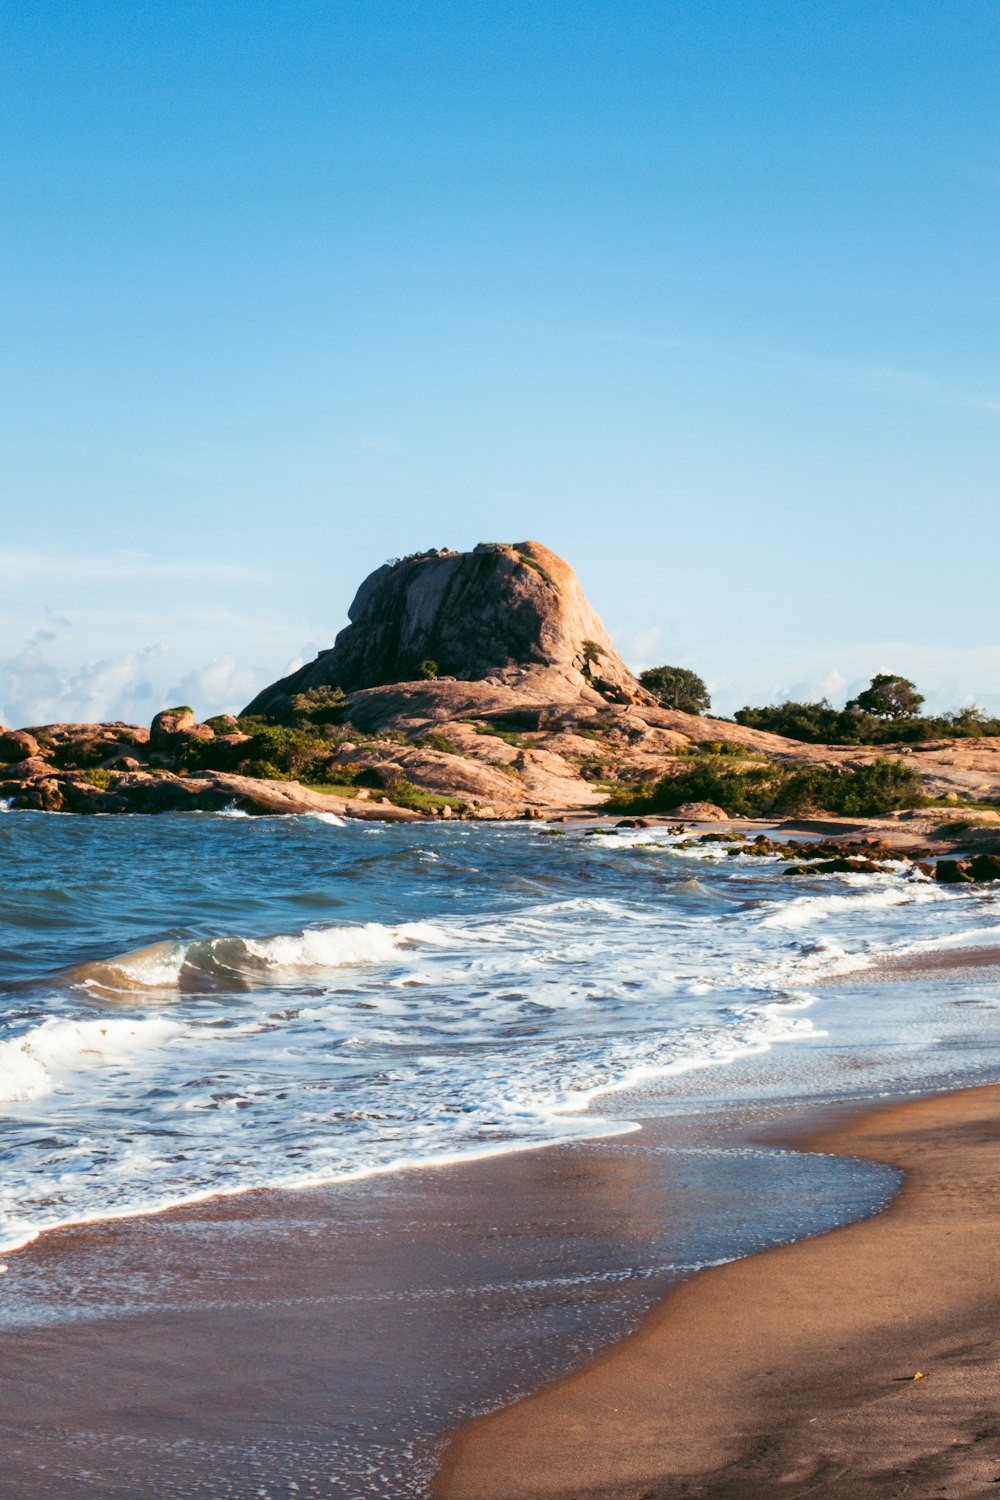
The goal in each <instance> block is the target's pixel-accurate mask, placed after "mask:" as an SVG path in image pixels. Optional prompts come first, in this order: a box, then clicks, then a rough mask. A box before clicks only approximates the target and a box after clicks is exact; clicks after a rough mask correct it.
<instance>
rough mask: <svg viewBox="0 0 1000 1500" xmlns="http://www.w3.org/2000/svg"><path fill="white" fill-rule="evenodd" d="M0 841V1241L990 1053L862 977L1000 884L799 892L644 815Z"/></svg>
mask: <svg viewBox="0 0 1000 1500" xmlns="http://www.w3.org/2000/svg"><path fill="white" fill-rule="evenodd" d="M0 852H2V863H3V871H4V879H3V882H2V888H0V944H2V946H0V959H2V971H0V972H2V983H0V1132H2V1138H3V1157H2V1161H3V1166H2V1169H0V1250H2V1251H4V1252H9V1251H13V1250H15V1249H16V1248H18V1247H20V1246H24V1245H25V1244H28V1243H30V1242H31V1241H32V1240H33V1239H34V1238H35V1237H36V1236H38V1235H39V1234H40V1233H42V1232H43V1231H45V1230H47V1229H51V1228H54V1227H56V1226H60V1225H67V1224H73V1223H80V1222H87V1221H92V1220H100V1219H107V1218H111V1217H117V1216H126V1215H134V1214H142V1213H149V1212H152V1211H156V1210H160V1209H163V1208H166V1207H169V1206H171V1205H177V1204H183V1203H190V1202H193V1201H197V1200H198V1199H200V1198H204V1197H206V1196H208V1195H214V1194H230V1193H240V1192H244V1191H246V1190H248V1189H253V1188H263V1187H291V1188H294V1187H304V1186H309V1185H315V1184H320V1183H336V1182H346V1181H354V1182H357V1181H361V1180H364V1179H365V1178H367V1177H372V1176H375V1175H378V1174H385V1173H394V1172H398V1171H400V1170H403V1169H407V1168H414V1167H419V1166H427V1165H438V1164H444V1163H448V1162H459V1161H469V1160H472V1159H474V1158H477V1157H483V1156H488V1155H496V1154H498V1153H507V1152H513V1151H521V1150H525V1149H527V1148H534V1147H539V1146H542V1145H546V1144H551V1143H554V1142H559V1141H563V1142H565V1141H571V1140H580V1139H583V1138H588V1137H598V1136H602V1135H613V1134H620V1133H626V1132H628V1131H631V1130H634V1129H635V1128H637V1127H636V1122H635V1121H634V1120H632V1119H630V1118H629V1117H628V1112H627V1110H624V1111H623V1108H622V1103H621V1099H622V1097H623V1096H627V1094H628V1092H629V1091H632V1090H635V1089H636V1088H637V1087H638V1086H655V1088H656V1090H657V1093H658V1096H659V1097H660V1098H661V1099H662V1100H663V1101H664V1107H665V1108H667V1109H669V1108H670V1107H671V1101H672V1100H684V1099H686V1098H688V1097H689V1096H690V1095H691V1094H692V1091H694V1092H698V1091H699V1090H701V1091H704V1083H705V1078H706V1076H707V1075H709V1074H712V1075H714V1082H713V1090H714V1095H713V1096H714V1097H716V1098H717V1097H718V1096H719V1093H720V1090H721V1091H722V1093H723V1094H724V1092H725V1081H724V1075H725V1070H726V1068H727V1065H731V1064H732V1063H733V1062H735V1061H737V1060H743V1061H744V1062H747V1061H748V1060H750V1059H752V1058H755V1057H756V1058H759V1059H760V1060H761V1069H762V1072H761V1076H762V1077H763V1076H764V1072H765V1071H766V1075H767V1077H768V1079H769V1080H770V1083H769V1087H770V1088H771V1089H772V1091H773V1092H775V1093H776V1094H781V1093H782V1092H784V1093H787V1094H795V1093H796V1092H797V1093H799V1094H803V1093H807V1094H808V1095H809V1096H811V1097H814V1098H820V1097H824V1096H830V1097H843V1096H845V1094H849V1093H850V1092H851V1091H852V1090H853V1091H864V1092H866V1093H867V1094H869V1095H872V1096H878V1095H879V1094H880V1093H885V1094H898V1093H900V1092H906V1091H908V1090H909V1091H919V1090H923V1089H927V1088H931V1087H944V1086H949V1085H952V1084H955V1083H960V1082H964V1081H975V1080H976V1079H978V1078H979V1077H983V1076H987V1075H988V1074H989V1075H990V1076H992V1074H990V1069H993V1070H994V1071H995V1070H996V1066H997V1063H998V1060H1000V1024H998V1022H1000V1012H998V1011H997V1009H996V1006H995V1005H994V1004H993V1003H992V1001H991V1000H990V998H989V997H988V996H987V995H985V994H984V993H983V991H982V990H981V989H979V990H976V989H975V986H974V985H970V987H968V992H966V991H965V990H963V991H962V993H961V994H959V993H957V992H956V990H955V986H954V984H951V985H947V984H943V983H939V984H937V985H934V984H924V985H923V986H913V985H909V986H905V985H895V986H889V985H885V984H877V985H875V984H871V983H866V980H865V974H864V969H865V966H866V965H867V966H870V965H872V964H873V963H874V962H876V961H877V960H878V959H879V957H880V956H883V955H886V954H906V953H916V952H921V951H925V950H932V949H935V948H947V947H949V946H952V947H957V946H963V947H967V946H975V945H977V944H983V943H985V944H990V943H996V942H997V941H998V940H1000V890H998V889H997V888H995V887H990V886H984V887H976V888H955V887H947V886H941V885H938V884H937V883H935V882H934V881H931V880H929V879H927V878H925V877H924V876H923V875H921V874H920V872H919V871H917V870H915V869H913V868H912V867H911V866H909V865H906V864H902V863H901V864H899V865H898V867H897V868H896V869H895V870H894V871H893V873H888V874H878V875H864V874H849V875H842V876H822V877H793V876H791V875H790V873H789V867H788V865H787V864H785V863H783V862H782V861H780V860H778V859H776V858H767V857H764V858H762V857H756V856H754V857H751V856H744V855H739V856H737V857H735V858H734V857H731V856H729V855H728V854H727V850H726V846H725V845H724V844H718V843H711V842H700V841H699V840H698V839H697V837H695V838H693V839H692V837H691V836H687V837H681V836H678V835H672V834H669V833H668V832H666V831H665V830H662V829H649V830H641V829H630V830H610V831H602V832H594V831H593V830H592V829H589V828H586V827H583V826H578V825H573V824H569V825H544V824H527V823H526V824H490V823H485V824H475V823H472V824H469V823H457V824H451V825H448V824H434V825H431V826H428V825H425V824H416V825H414V824H408V825H391V824H379V823H367V822H365V823H363V822H360V821H347V822H345V821H341V820H339V819H338V818H336V817H335V816H333V815H330V814H319V815H312V816H303V817H286V818H250V817H245V816H240V815H227V814H222V815H176V816H162V817H153V818H142V817H95V818H71V817H63V816H58V815H45V814H31V813H9V814H6V815H5V816H2V817H0ZM858 971H860V972H858ZM848 973H850V974H851V980H850V983H849V984H847V985H846V987H845V986H844V985H843V984H841V985H839V986H837V985H833V986H831V981H833V980H837V979H838V977H839V976H842V975H845V974H848ZM784 1055H787V1056H788V1058H789V1059H790V1060H791V1059H792V1058H794V1067H792V1066H791V1061H790V1062H789V1068H788V1070H787V1077H784V1076H783V1070H782V1057H783V1056H784ZM845 1056H849V1057H850V1058H851V1060H852V1061H851V1068H850V1070H849V1071H845V1067H844V1061H843V1060H844V1057H845ZM765 1059H766V1070H765V1067H764V1060H765ZM744 1072H745V1069H744ZM694 1075H697V1076H694ZM709 1248H710V1247H709Z"/></svg>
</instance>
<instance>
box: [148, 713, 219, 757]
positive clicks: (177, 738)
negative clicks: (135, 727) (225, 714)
mask: <svg viewBox="0 0 1000 1500" xmlns="http://www.w3.org/2000/svg"><path fill="white" fill-rule="evenodd" d="M214 738H215V733H214V731H213V730H212V729H210V728H209V727H208V725H207V724H199V723H198V721H197V720H196V719H195V716H194V714H193V713H192V711H191V709H189V708H164V709H161V710H160V712H159V713H158V714H156V715H155V717H154V719H153V722H152V724H151V725H150V726H149V748H150V749H151V750H174V749H176V748H177V747H178V746H179V745H182V744H184V742H185V741H186V740H212V739H214Z"/></svg>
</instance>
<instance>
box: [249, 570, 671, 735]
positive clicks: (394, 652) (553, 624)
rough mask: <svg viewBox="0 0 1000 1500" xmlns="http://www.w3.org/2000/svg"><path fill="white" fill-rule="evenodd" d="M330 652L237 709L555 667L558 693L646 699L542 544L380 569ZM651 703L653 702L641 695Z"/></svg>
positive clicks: (510, 676) (277, 708)
mask: <svg viewBox="0 0 1000 1500" xmlns="http://www.w3.org/2000/svg"><path fill="white" fill-rule="evenodd" d="M348 616H349V618H350V621H351V623H350V625H348V626H347V627H346V628H345V629H344V630H342V631H341V632H340V634H339V635H338V637H337V639H336V641H335V643H334V645H333V647H332V648H331V649H330V650H329V651H323V652H321V653H320V655H319V656H318V657H317V658H316V660H315V661H314V662H311V663H309V665H308V666H305V667H302V668H301V669H300V670H299V671H298V672H293V673H292V674H291V676H289V677H285V678H282V679H281V681H279V682H276V683H273V684H272V685H271V686H270V687H268V688H265V689H264V691H263V692H262V693H259V694H258V695H257V697H256V698H254V700H253V702H252V703H250V704H249V705H248V706H247V707H246V708H245V709H244V710H243V712H244V713H246V714H257V713H268V714H276V715H278V716H287V715H288V714H289V712H290V700H291V698H292V696H293V695H294V694H296V693H301V692H305V691H308V690H309V689H310V688H316V687H341V688H343V689H344V691H345V692H349V693H353V692H356V691H357V690H359V689H366V688H372V687H378V686H381V685H383V684H388V683H413V682H415V681H417V680H418V679H420V678H422V677H426V676H427V675H428V674H429V673H432V672H433V674H435V675H437V676H439V677H440V678H442V679H448V680H449V682H450V681H451V680H452V679H455V680H456V684H457V683H460V682H462V681H476V682H478V681H484V680H493V679H494V678H495V679H496V681H497V685H502V684H506V685H509V684H510V683H512V682H515V681H517V680H518V679H519V678H523V677H525V676H526V675H527V673H528V672H529V670H530V669H533V668H538V667H542V668H548V669H556V670H558V672H559V673H560V674H562V676H563V677H564V679H565V681H564V686H563V696H565V697H571V696H572V693H573V690H574V689H575V691H576V694H577V695H579V692H580V691H581V690H582V689H585V688H586V689H589V690H590V692H592V693H594V694H595V698H596V693H597V692H598V691H600V692H603V693H604V694H606V695H607V696H617V695H619V694H620V695H621V696H622V697H623V698H627V699H628V700H629V701H647V696H648V695H646V694H645V693H644V691H643V689H642V688H641V687H640V686H639V683H638V682H637V681H636V679H635V678H634V677H633V675H632V673H631V672H630V671H629V669H628V668H627V667H626V665H625V663H624V662H623V661H622V660H621V658H620V656H619V655H618V653H617V651H616V650H615V648H614V646H613V645H612V644H611V640H610V637H609V636H608V634H607V631H606V630H605V628H604V626H603V625H602V623H601V621H600V619H599V617H598V616H597V614H595V612H594V610H593V609H592V608H591V606H590V605H589V604H588V602H587V600H586V598H585V597H584V593H583V590H582V588H581V587H580V583H579V580H578V579H577V577H576V574H575V573H574V572H573V570H572V568H570V567H569V565H568V564H567V563H565V562H563V560H562V558H560V557H557V556H556V554H555V553H554V552H550V551H549V550H548V548H547V547H543V546H542V545H541V544H540V543H539V542H518V543H515V544H512V545H507V544H505V543H492V542H490V543H481V544H480V545H479V546H478V547H476V548H475V549H474V550H473V551H472V552H449V551H433V552H424V553H418V554H416V555H414V556H413V557H407V558H403V559H402V560H401V561H399V562H395V563H386V564H385V565H384V566H383V567H381V568H378V569H377V570H376V571H375V572H374V573H372V574H371V575H370V576H369V577H368V578H366V579H365V581H364V583H363V584H362V585H361V587H360V589H359V590H358V593H357V596H356V597H355V600H354V603H353V604H352V605H351V608H350V609H349V611H348ZM648 701H652V700H648Z"/></svg>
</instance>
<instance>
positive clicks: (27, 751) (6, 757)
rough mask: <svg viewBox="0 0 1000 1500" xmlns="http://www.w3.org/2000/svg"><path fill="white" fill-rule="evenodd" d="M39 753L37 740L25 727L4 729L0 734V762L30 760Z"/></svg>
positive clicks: (10, 762) (9, 762)
mask: <svg viewBox="0 0 1000 1500" xmlns="http://www.w3.org/2000/svg"><path fill="white" fill-rule="evenodd" d="M39 755H41V750H40V748H39V744H38V741H37V740H36V739H35V736H34V735H33V734H29V733H28V731H27V730H26V729H5V730H4V732H3V733H2V734H0V762H5V763H8V764H12V763H16V762H18V761H22V760H32V759H34V758H35V757H36V756H39Z"/></svg>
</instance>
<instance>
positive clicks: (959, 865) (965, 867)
mask: <svg viewBox="0 0 1000 1500" xmlns="http://www.w3.org/2000/svg"><path fill="white" fill-rule="evenodd" d="M934 878H935V879H936V880H940V881H941V882H942V883H943V884H945V885H961V884H962V883H964V882H965V881H969V880H971V879H972V876H971V875H970V874H969V862H968V860H966V859H939V860H938V862H937V865H936V867H935V870H934Z"/></svg>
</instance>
